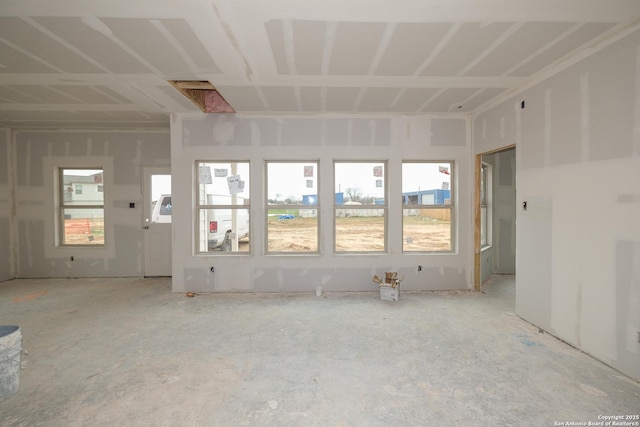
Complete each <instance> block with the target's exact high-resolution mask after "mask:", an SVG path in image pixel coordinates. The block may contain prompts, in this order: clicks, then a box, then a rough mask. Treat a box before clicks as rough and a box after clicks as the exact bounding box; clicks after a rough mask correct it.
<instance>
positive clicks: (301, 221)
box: [267, 209, 318, 252]
mask: <svg viewBox="0 0 640 427" xmlns="http://www.w3.org/2000/svg"><path fill="white" fill-rule="evenodd" d="M267 215H268V216H267V236H268V241H267V251H268V252H317V251H318V210H317V209H269V210H268V211H267Z"/></svg>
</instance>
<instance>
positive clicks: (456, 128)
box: [431, 118, 467, 147]
mask: <svg viewBox="0 0 640 427" xmlns="http://www.w3.org/2000/svg"><path fill="white" fill-rule="evenodd" d="M431 145H434V146H447V147H464V146H465V145H467V122H466V120H463V119H438V118H434V119H431Z"/></svg>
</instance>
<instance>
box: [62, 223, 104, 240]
mask: <svg viewBox="0 0 640 427" xmlns="http://www.w3.org/2000/svg"><path fill="white" fill-rule="evenodd" d="M64 243H65V244H66V245H104V220H102V219H99V220H96V219H87V218H75V219H65V220H64Z"/></svg>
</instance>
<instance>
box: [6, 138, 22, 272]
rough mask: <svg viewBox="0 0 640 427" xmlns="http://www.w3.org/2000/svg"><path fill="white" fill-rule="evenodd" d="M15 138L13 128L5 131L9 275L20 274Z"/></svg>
mask: <svg viewBox="0 0 640 427" xmlns="http://www.w3.org/2000/svg"><path fill="white" fill-rule="evenodd" d="M17 161H18V160H17V153H16V138H15V134H14V132H13V129H8V132H7V172H8V173H7V175H8V176H7V184H8V187H9V277H10V278H12V279H15V278H16V277H18V274H20V269H19V266H20V263H19V258H18V255H19V253H20V251H19V249H20V248H19V247H18V218H17V215H16V189H17V185H18V179H17V178H18V177H17V175H16V173H17V169H18V168H17V167H16V166H17V165H16V164H17Z"/></svg>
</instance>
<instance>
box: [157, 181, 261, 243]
mask: <svg viewBox="0 0 640 427" xmlns="http://www.w3.org/2000/svg"><path fill="white" fill-rule="evenodd" d="M154 203H155V204H154V206H153V213H152V215H151V218H152V222H159V223H170V222H171V206H172V205H171V194H162V195H161V196H160V197H159V198H158V200H157V201H155V202H154ZM207 203H208V204H229V203H230V196H215V195H209V196H208V198H207ZM235 221H236V223H237V226H236V227H235V228H234V226H233V222H234V218H233V212H232V209H207V210H204V211H203V212H202V214H201V217H200V223H201V224H202V225H201V226H200V227H199V228H200V234H201V236H202V240H203V241H202V242H201V243H200V248H199V250H200V251H202V250H203V249H204V246H205V244H204V239H205V238H206V251H209V252H210V251H215V250H220V251H226V252H228V251H231V249H232V242H231V239H232V238H233V237H234V236H233V233H235V236H236V237H237V239H238V240H240V239H244V238H246V237H249V212H248V210H247V209H242V208H241V209H237V210H236V218H235ZM205 228H206V230H207V231H206V237H204V236H203V234H204V233H205V231H204V229H205Z"/></svg>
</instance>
